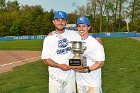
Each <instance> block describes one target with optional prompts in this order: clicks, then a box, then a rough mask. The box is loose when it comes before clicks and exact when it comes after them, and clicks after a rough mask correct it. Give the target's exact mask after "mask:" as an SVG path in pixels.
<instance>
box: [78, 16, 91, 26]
mask: <svg viewBox="0 0 140 93" xmlns="http://www.w3.org/2000/svg"><path fill="white" fill-rule="evenodd" d="M78 24H87V25H88V26H90V21H89V19H88V18H87V17H85V16H82V17H80V18H78V19H77V25H78Z"/></svg>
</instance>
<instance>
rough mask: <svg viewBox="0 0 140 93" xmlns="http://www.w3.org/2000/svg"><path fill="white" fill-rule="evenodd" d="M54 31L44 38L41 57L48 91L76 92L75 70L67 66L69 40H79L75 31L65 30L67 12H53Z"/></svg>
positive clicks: (55, 92) (69, 54) (58, 92)
mask: <svg viewBox="0 0 140 93" xmlns="http://www.w3.org/2000/svg"><path fill="white" fill-rule="evenodd" d="M53 24H54V25H55V31H53V35H49V36H47V37H46V38H45V39H44V42H43V50H42V59H43V61H44V63H46V64H47V65H48V66H49V67H48V71H49V93H76V86H75V72H74V71H73V70H71V68H70V67H69V65H68V63H69V59H70V58H72V53H71V47H70V43H69V42H70V41H75V40H81V37H80V35H79V34H78V32H76V31H70V30H66V29H65V26H66V24H67V14H66V13H65V12H63V11H57V12H55V15H54V19H53Z"/></svg>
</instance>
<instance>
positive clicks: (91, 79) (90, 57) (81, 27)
mask: <svg viewBox="0 0 140 93" xmlns="http://www.w3.org/2000/svg"><path fill="white" fill-rule="evenodd" d="M77 29H78V32H79V34H80V36H81V38H82V41H83V42H85V43H86V47H87V48H86V50H85V52H84V54H83V56H85V57H86V59H87V66H88V68H84V69H76V70H75V71H76V82H77V89H78V93H102V90H101V67H102V66H103V64H104V61H105V54H104V48H103V46H102V45H101V44H99V42H98V41H97V40H96V39H95V38H93V37H92V36H90V35H89V34H88V31H89V29H90V21H89V19H88V18H87V17H84V16H82V17H80V18H78V19H77Z"/></svg>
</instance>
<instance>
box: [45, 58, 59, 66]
mask: <svg viewBox="0 0 140 93" xmlns="http://www.w3.org/2000/svg"><path fill="white" fill-rule="evenodd" d="M43 61H44V63H45V64H47V65H48V66H51V67H56V68H59V64H58V63H56V62H54V61H53V60H52V59H43Z"/></svg>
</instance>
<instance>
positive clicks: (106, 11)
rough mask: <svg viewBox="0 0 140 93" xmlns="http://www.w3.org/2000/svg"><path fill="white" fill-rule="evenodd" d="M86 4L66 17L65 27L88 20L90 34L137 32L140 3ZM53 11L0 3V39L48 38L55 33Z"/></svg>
mask: <svg viewBox="0 0 140 93" xmlns="http://www.w3.org/2000/svg"><path fill="white" fill-rule="evenodd" d="M87 1H88V2H87V4H85V5H83V6H77V9H76V10H75V11H74V12H73V13H69V14H68V23H69V24H75V22H76V19H77V18H78V17H79V16H81V15H85V16H87V17H88V18H89V19H90V21H91V26H92V29H91V31H90V32H96V33H99V32H120V31H121V32H124V31H127V30H128V29H127V26H126V21H129V24H128V25H129V31H139V30H140V25H139V23H140V20H139V19H140V1H139V0H128V1H127V0H87ZM54 12H55V11H54V10H53V9H52V10H51V11H44V10H43V8H42V7H41V6H40V5H35V6H29V5H24V6H23V5H21V6H20V4H19V3H18V1H17V0H15V1H8V2H6V1H5V0H0V36H20V35H47V34H48V33H49V32H50V31H53V30H54V25H53V24H52V19H53V16H54Z"/></svg>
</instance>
